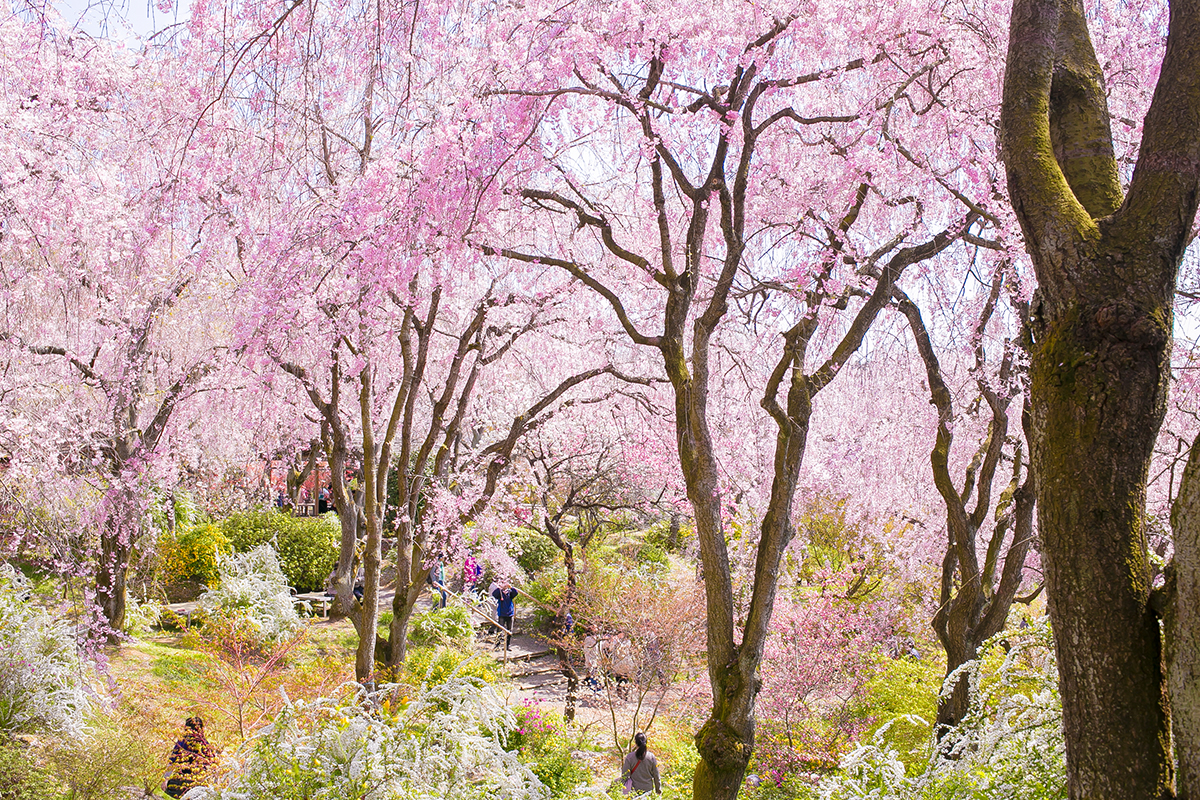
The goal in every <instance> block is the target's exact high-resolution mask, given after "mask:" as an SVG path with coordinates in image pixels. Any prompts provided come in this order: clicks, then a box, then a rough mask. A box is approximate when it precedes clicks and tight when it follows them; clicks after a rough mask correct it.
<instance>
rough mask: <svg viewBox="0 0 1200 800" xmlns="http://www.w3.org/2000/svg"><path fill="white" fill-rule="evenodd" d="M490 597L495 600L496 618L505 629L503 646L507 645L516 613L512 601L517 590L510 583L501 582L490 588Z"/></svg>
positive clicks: (510, 641)
mask: <svg viewBox="0 0 1200 800" xmlns="http://www.w3.org/2000/svg"><path fill="white" fill-rule="evenodd" d="M492 597H493V598H495V600H496V619H497V620H499V622H500V624H501V625H503V626H504V630H505V631H507V633H506V634H505V637H506V639H505V642H504V646H505V647H508V646H509V645H511V644H512V632H513V617H515V616H516V615H517V605H516V603H514V602H513V601H514V600H516V598H517V590H516V589H514V588H513V585H512V584H511V583H507V582H506V583H502V584H500V585H499V586H497V587H496V588H495V589H493V590H492Z"/></svg>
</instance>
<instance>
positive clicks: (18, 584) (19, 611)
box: [0, 564, 89, 736]
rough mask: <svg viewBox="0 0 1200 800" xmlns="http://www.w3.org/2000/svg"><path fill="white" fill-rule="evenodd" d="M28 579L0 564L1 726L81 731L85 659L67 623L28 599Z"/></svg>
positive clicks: (74, 733) (21, 730)
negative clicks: (81, 655)
mask: <svg viewBox="0 0 1200 800" xmlns="http://www.w3.org/2000/svg"><path fill="white" fill-rule="evenodd" d="M31 595H32V591H31V588H30V585H29V580H28V579H27V578H26V577H25V576H24V575H22V574H21V573H20V572H18V571H17V570H16V569H14V568H13V567H12V566H11V565H9V564H4V565H0V731H5V732H8V733H36V732H55V733H63V734H67V735H70V736H79V735H81V734H82V733H83V728H84V715H85V714H86V713H87V711H88V708H89V702H88V695H87V690H86V687H85V684H84V669H85V665H84V661H83V659H81V658H80V656H79V650H78V648H77V647H76V644H75V637H74V635H73V632H72V630H71V627H70V625H69V624H68V623H67V622H65V621H63V620H61V619H56V618H54V617H52V616H51V615H50V613H49V612H48V611H46V609H44V608H42V607H41V606H39V605H38V604H37V603H36V602H34V601H33V600H32V599H31Z"/></svg>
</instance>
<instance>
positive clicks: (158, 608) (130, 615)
mask: <svg viewBox="0 0 1200 800" xmlns="http://www.w3.org/2000/svg"><path fill="white" fill-rule="evenodd" d="M164 608H165V606H163V604H162V603H160V602H158V601H157V600H153V599H146V600H138V599H137V598H136V597H134V596H133V595H130V596H129V597H128V598H127V599H126V600H125V632H126V633H127V634H129V635H130V636H145V635H146V634H147V633H149V632H150V629H151V628H153V627H154V626H155V625H158V624H159V623H160V621H161V620H162V614H163V609H164Z"/></svg>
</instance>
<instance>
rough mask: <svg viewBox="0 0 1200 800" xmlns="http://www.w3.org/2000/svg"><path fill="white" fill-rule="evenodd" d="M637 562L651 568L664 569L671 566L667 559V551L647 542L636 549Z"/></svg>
mask: <svg viewBox="0 0 1200 800" xmlns="http://www.w3.org/2000/svg"><path fill="white" fill-rule="evenodd" d="M637 560H638V564H640V565H642V566H644V567H647V568H649V569H653V570H660V571H666V570H669V569H670V568H671V562H670V561H669V560H668V559H667V552H666V551H665V550H663V549H662V548H661V547H659V546H658V545H656V544H650V543H649V542H647V543H645V544H643V545H642V547H641V549H640V550H638V555H637Z"/></svg>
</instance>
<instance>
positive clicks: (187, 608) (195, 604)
mask: <svg viewBox="0 0 1200 800" xmlns="http://www.w3.org/2000/svg"><path fill="white" fill-rule="evenodd" d="M165 608H166V609H167V610H168V611H174V612H175V613H176V614H178V615H179V616H181V617H183V626H184V627H185V628H190V627H192V615H193V614H195V613H196V612H197V611H199V610H200V601H199V600H192V601H191V602H188V603H169V604H168V605H167V606H165Z"/></svg>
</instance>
